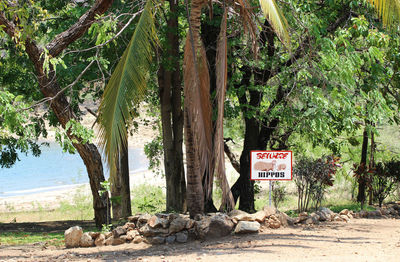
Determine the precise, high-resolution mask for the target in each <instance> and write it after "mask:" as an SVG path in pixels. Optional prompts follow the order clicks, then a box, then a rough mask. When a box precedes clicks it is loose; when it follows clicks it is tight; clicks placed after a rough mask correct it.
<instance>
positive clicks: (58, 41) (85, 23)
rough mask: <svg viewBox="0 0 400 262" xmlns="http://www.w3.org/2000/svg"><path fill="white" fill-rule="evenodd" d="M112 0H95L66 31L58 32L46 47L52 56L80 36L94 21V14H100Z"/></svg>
mask: <svg viewBox="0 0 400 262" xmlns="http://www.w3.org/2000/svg"><path fill="white" fill-rule="evenodd" d="M112 2H113V0H97V1H96V3H95V4H94V5H93V6H92V7H91V8H90V9H89V10H88V11H87V12H86V13H85V14H83V15H82V16H81V17H80V18H79V20H78V22H76V23H75V24H74V25H73V26H71V27H70V28H68V29H67V30H66V31H64V32H62V33H60V34H58V35H57V36H56V37H55V38H54V39H53V40H52V41H51V42H50V43H49V44H47V45H46V49H47V50H49V54H50V55H51V56H52V57H56V56H57V55H59V54H60V53H61V52H62V51H63V50H64V49H65V48H66V47H67V46H68V45H70V44H71V43H73V42H74V41H75V40H77V39H78V38H80V37H81V36H82V35H83V34H84V33H85V32H86V30H87V29H88V28H89V27H90V26H91V25H92V24H93V22H94V21H95V17H96V15H101V14H103V13H105V12H106V11H107V9H108V8H109V7H110V6H111V4H112Z"/></svg>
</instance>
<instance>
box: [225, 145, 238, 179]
mask: <svg viewBox="0 0 400 262" xmlns="http://www.w3.org/2000/svg"><path fill="white" fill-rule="evenodd" d="M224 151H225V154H226V156H227V157H228V158H229V161H230V162H231V164H232V166H233V168H234V169H235V170H236V172H238V173H239V174H240V163H239V161H238V160H237V159H236V156H235V154H234V153H233V152H232V151H231V149H230V148H229V146H228V144H227V143H226V141H224Z"/></svg>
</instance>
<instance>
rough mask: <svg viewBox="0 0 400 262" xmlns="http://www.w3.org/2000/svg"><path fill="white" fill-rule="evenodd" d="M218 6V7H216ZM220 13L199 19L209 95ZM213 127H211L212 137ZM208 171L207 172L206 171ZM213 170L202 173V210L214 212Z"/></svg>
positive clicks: (212, 87)
mask: <svg viewBox="0 0 400 262" xmlns="http://www.w3.org/2000/svg"><path fill="white" fill-rule="evenodd" d="M217 8H218V7H217ZM220 17H221V16H220V15H214V16H213V20H212V21H209V20H208V19H207V18H206V19H202V21H201V38H202V41H203V43H204V47H205V49H206V56H207V61H208V65H209V67H210V71H209V72H210V74H209V75H210V95H211V94H213V93H215V91H216V82H217V77H216V68H215V61H216V56H217V52H216V50H217V39H218V33H219V31H220V26H219V25H218V24H216V23H215V20H216V19H219V18H220ZM212 104H213V110H214V112H215V109H216V108H217V104H216V101H215V100H213V103H212ZM213 127H215V120H214V119H213ZM214 130H215V128H213V134H212V136H213V137H214V135H215V133H214ZM214 153H215V152H214ZM208 171H209V172H208ZM213 171H214V170H207V172H206V173H205V174H204V175H203V181H202V183H203V189H204V211H205V212H216V211H217V208H216V207H215V205H214V201H213V198H212V195H213V186H214V172H213Z"/></svg>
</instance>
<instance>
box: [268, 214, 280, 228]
mask: <svg viewBox="0 0 400 262" xmlns="http://www.w3.org/2000/svg"><path fill="white" fill-rule="evenodd" d="M266 221H267V224H268V226H269V227H270V228H273V229H277V228H280V227H281V221H280V220H279V219H278V218H277V217H276V215H271V216H269V218H268V219H267V220H266Z"/></svg>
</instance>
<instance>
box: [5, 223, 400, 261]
mask: <svg viewBox="0 0 400 262" xmlns="http://www.w3.org/2000/svg"><path fill="white" fill-rule="evenodd" d="M2 260H5V261H10V260H11V261H12V260H14V261H228V262H234V261H240V262H244V261H251V262H254V261H307V262H310V261H318V262H319V261H335V262H337V261H339V262H341V261H351V262H355V261H385V262H391V261H393V262H394V261H396V262H398V261H400V220H393V219H353V220H351V221H350V222H349V223H347V224H346V223H344V222H331V223H324V224H322V225H319V226H314V227H297V228H281V229H277V230H271V229H264V230H263V232H261V233H260V234H258V235H242V236H228V237H225V238H222V239H219V240H214V241H205V242H200V241H193V242H190V243H187V244H174V245H161V246H150V245H147V244H144V243H142V244H138V245H135V244H124V245H120V246H105V247H101V248H97V247H94V248H77V249H55V248H52V247H47V248H44V247H43V246H40V245H36V246H35V245H33V246H13V247H7V246H0V261H2Z"/></svg>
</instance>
